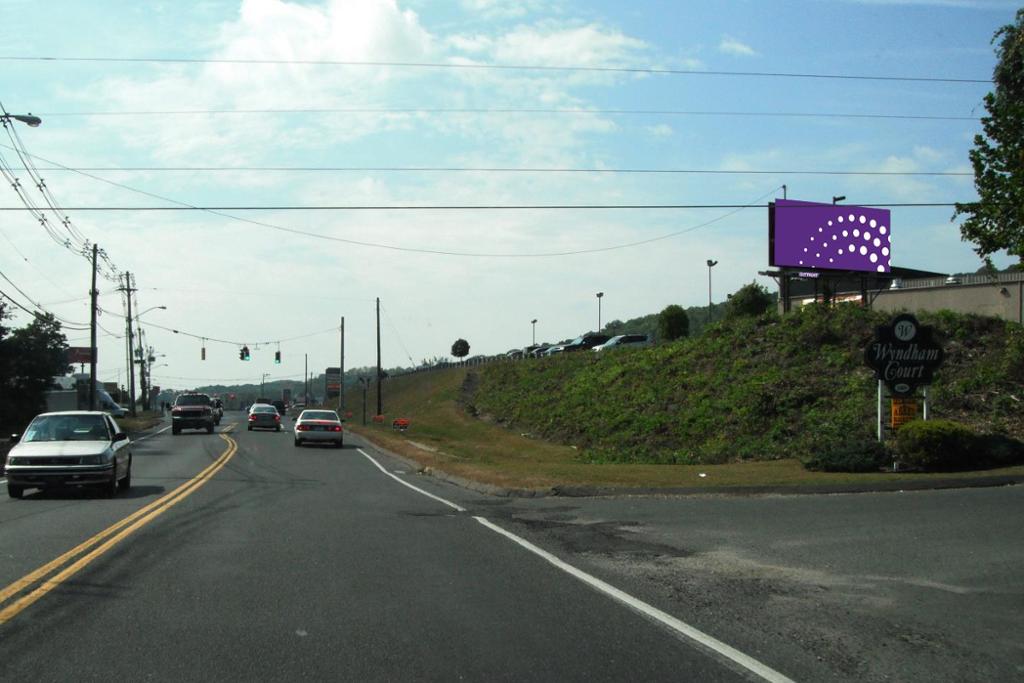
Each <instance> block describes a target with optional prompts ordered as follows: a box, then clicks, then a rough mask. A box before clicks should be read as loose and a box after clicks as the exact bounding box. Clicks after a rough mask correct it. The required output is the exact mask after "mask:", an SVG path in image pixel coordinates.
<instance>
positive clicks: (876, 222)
mask: <svg viewBox="0 0 1024 683" xmlns="http://www.w3.org/2000/svg"><path fill="white" fill-rule="evenodd" d="M868 225H870V226H871V227H872V228H873V227H875V226H876V225H878V221H876V220H875V219H874V218H872V219H871V220H870V221H868Z"/></svg>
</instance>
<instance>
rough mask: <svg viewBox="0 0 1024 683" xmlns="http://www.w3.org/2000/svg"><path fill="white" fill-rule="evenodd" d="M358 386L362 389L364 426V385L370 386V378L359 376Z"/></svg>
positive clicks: (364, 419) (364, 423)
mask: <svg viewBox="0 0 1024 683" xmlns="http://www.w3.org/2000/svg"><path fill="white" fill-rule="evenodd" d="M359 386H360V387H362V389H363V426H366V387H368V386H370V378H369V377H360V378H359Z"/></svg>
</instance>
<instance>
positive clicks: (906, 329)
mask: <svg viewBox="0 0 1024 683" xmlns="http://www.w3.org/2000/svg"><path fill="white" fill-rule="evenodd" d="M942 359H943V350H942V346H941V345H940V344H939V343H938V342H937V341H935V340H934V339H933V330H932V328H931V327H929V326H927V325H921V324H920V323H919V322H918V321H917V318H915V317H914V316H913V315H910V314H909V313H902V314H900V315H897V316H896V317H895V318H893V319H892V321H891V322H890V323H889V324H888V325H881V326H879V327H877V328H875V337H874V339H872V340H871V342H870V343H869V344H868V345H867V347H866V348H865V349H864V362H865V363H866V364H867V365H868V367H870V368H871V369H873V370H874V371H875V378H876V379H877V380H878V415H877V418H878V425H877V426H878V440H879V441H882V440H883V438H884V435H883V432H882V393H883V391H882V385H883V384H885V386H886V387H887V388H888V390H889V393H890V395H891V396H892V397H893V398H892V403H891V411H892V416H891V425H892V428H893V429H896V428H897V427H899V426H900V425H902V424H903V423H904V422H907V421H909V420H912V419H914V418H916V417H917V399H916V398H915V394H916V392H917V388H918V387H922V390H923V393H924V410H923V418H924V419H925V420H927V419H928V385H929V384H931V382H932V376H933V375H934V373H935V370H936V369H938V367H939V366H940V365H942Z"/></svg>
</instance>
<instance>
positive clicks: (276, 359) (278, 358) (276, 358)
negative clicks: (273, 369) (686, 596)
mask: <svg viewBox="0 0 1024 683" xmlns="http://www.w3.org/2000/svg"><path fill="white" fill-rule="evenodd" d="M274 362H275V363H276V364H277V365H280V364H281V352H280V351H275V352H274Z"/></svg>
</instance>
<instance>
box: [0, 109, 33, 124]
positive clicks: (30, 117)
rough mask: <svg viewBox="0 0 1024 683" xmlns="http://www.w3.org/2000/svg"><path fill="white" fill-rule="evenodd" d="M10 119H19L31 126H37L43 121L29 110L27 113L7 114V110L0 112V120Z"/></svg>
mask: <svg viewBox="0 0 1024 683" xmlns="http://www.w3.org/2000/svg"><path fill="white" fill-rule="evenodd" d="M11 119H14V120H15V121H21V122H22V123H24V124H26V125H28V126H30V127H32V128H38V127H39V124H41V123H42V122H43V120H42V119H41V118H39V117H38V116H34V115H33V114H32V113H31V112H29V113H28V114H8V113H7V112H4V113H3V114H0V121H10V120H11Z"/></svg>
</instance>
